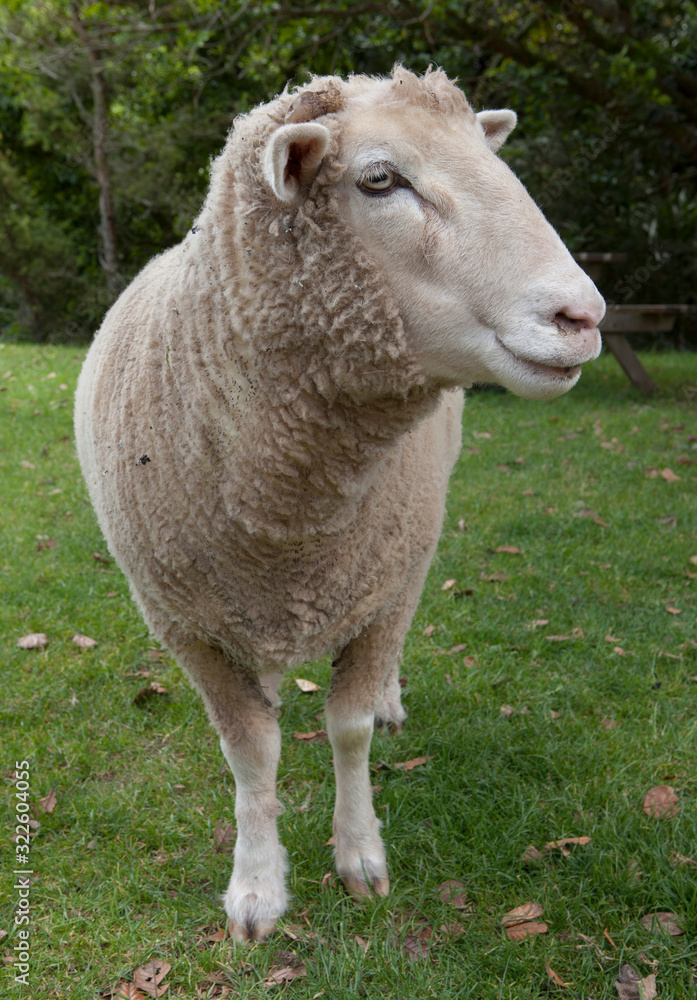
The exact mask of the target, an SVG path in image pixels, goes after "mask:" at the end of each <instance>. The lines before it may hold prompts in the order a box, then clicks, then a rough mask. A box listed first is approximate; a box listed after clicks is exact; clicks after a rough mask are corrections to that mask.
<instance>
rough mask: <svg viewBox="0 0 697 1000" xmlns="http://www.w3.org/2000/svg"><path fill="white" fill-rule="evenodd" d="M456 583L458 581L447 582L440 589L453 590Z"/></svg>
mask: <svg viewBox="0 0 697 1000" xmlns="http://www.w3.org/2000/svg"><path fill="white" fill-rule="evenodd" d="M456 582H457V581H456V580H454V579H453V580H446V581H445V583H444V584H443V586H442V587H441V588H440V589H441V590H452V588H453V587H454V586H455V584H456Z"/></svg>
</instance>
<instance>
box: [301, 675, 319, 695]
mask: <svg viewBox="0 0 697 1000" xmlns="http://www.w3.org/2000/svg"><path fill="white" fill-rule="evenodd" d="M295 683H296V684H297V685H298V687H299V688H300V690H301V691H302V692H303V694H310V693H311V692H313V691H321V690H322V688H321V687H320V686H319V684H315V682H314V681H306V680H305V678H304V677H296V678H295Z"/></svg>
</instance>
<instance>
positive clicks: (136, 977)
mask: <svg viewBox="0 0 697 1000" xmlns="http://www.w3.org/2000/svg"><path fill="white" fill-rule="evenodd" d="M171 968H172V966H171V965H170V964H169V962H162V961H159V960H157V959H152V960H151V961H149V962H147V963H146V964H145V965H140V966H139V967H138V968H137V969H135V970H134V972H133V985H134V986H136V987H137V988H138V989H139V990H144V992H145V993H147V994H149V996H151V997H161V996H164V994H165V993H166V992H167V990H168V989H169V983H163V982H162V980H163V979H164V978H165V976H166V975H167V973H168V972H169V970H170V969H171Z"/></svg>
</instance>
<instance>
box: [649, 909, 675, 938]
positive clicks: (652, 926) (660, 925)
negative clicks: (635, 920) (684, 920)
mask: <svg viewBox="0 0 697 1000" xmlns="http://www.w3.org/2000/svg"><path fill="white" fill-rule="evenodd" d="M679 920H680V917H679V916H678V915H677V914H676V913H668V912H666V911H661V912H660V913H647V914H646V916H644V917H642V918H641V920H640V921H639V923H640V924H641V926H642V927H643V928H644V929H645V930H647V931H653V933H654V934H655V933H656V932H657V931H659V930H662V931H665V933H666V934H670V936H671V937H680V936H681V934H684V933H685V930H684V928H683V927H682V925H681V924H680V923H679Z"/></svg>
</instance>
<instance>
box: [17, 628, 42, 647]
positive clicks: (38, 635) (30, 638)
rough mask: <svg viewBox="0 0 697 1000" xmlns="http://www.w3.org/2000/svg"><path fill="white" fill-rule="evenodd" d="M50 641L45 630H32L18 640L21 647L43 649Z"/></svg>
mask: <svg viewBox="0 0 697 1000" xmlns="http://www.w3.org/2000/svg"><path fill="white" fill-rule="evenodd" d="M47 642H48V636H47V635H46V634H45V633H44V632H30V633H29V635H23V636H22V638H21V639H18V640H17V645H18V646H19V648H20V649H43V648H44V646H45V645H46V643H47Z"/></svg>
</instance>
